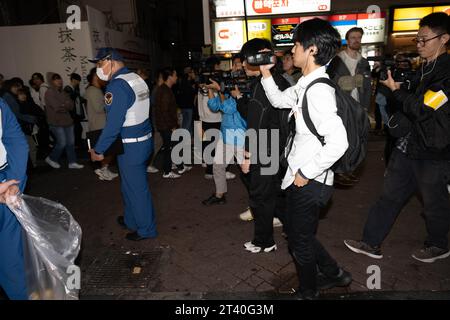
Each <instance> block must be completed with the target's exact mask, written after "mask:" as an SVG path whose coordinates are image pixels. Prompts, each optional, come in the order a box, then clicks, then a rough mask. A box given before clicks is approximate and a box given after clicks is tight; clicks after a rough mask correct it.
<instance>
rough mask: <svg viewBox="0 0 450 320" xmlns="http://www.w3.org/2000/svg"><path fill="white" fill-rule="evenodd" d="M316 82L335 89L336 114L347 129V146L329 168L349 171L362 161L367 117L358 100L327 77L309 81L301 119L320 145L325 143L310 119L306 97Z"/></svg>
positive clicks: (367, 130) (367, 126)
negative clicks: (340, 156)
mask: <svg viewBox="0 0 450 320" xmlns="http://www.w3.org/2000/svg"><path fill="white" fill-rule="evenodd" d="M317 83H325V84H328V85H329V86H331V87H333V88H334V89H335V90H336V106H337V114H338V116H339V117H341V119H342V122H343V124H344V127H345V130H346V131H347V139H348V144H349V147H348V149H347V151H345V153H344V155H343V156H342V158H340V159H339V160H338V161H337V162H336V163H335V164H334V165H333V167H331V169H332V170H333V171H334V172H336V173H350V172H353V171H355V169H356V168H357V167H358V166H359V165H360V164H361V162H363V160H364V159H365V157H366V154H367V142H368V138H369V127H370V123H369V117H368V115H367V112H366V111H365V109H364V108H363V107H362V106H361V105H360V104H359V102H358V101H356V100H355V99H353V98H352V97H351V96H350V95H349V94H347V93H346V92H344V91H342V90H341V89H340V88H339V86H338V85H337V84H335V83H334V82H333V81H331V80H330V79H327V78H319V79H316V80H314V81H313V82H311V83H310V84H309V85H308V87H307V88H306V91H305V95H304V97H303V104H302V113H303V119H304V120H305V123H306V125H307V127H308V129H309V130H310V131H311V133H312V134H314V135H315V136H316V137H317V139H319V141H320V143H322V146H324V145H325V140H324V137H322V136H320V135H319V133H318V132H317V130H316V127H315V126H314V124H313V122H312V121H311V117H310V115H309V111H308V99H307V98H306V93H307V92H308V90H309V88H311V87H312V86H313V85H315V84H317Z"/></svg>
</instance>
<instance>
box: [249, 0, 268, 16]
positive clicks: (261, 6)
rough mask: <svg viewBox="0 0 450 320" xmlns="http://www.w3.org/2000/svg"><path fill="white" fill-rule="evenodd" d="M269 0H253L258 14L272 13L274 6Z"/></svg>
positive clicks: (254, 8) (253, 5)
mask: <svg viewBox="0 0 450 320" xmlns="http://www.w3.org/2000/svg"><path fill="white" fill-rule="evenodd" d="M270 4H271V3H270V2H269V1H265V0H253V3H252V7H253V10H254V11H255V12H256V13H257V14H270V13H272V6H271V5H270Z"/></svg>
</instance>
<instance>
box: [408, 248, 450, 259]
mask: <svg viewBox="0 0 450 320" xmlns="http://www.w3.org/2000/svg"><path fill="white" fill-rule="evenodd" d="M449 256H450V251H449V250H448V249H441V248H438V247H423V248H422V249H419V250H417V251H415V252H414V253H413V254H412V257H413V258H414V259H416V260H418V261H421V262H425V263H433V262H435V261H436V260H439V259H445V258H448V257H449Z"/></svg>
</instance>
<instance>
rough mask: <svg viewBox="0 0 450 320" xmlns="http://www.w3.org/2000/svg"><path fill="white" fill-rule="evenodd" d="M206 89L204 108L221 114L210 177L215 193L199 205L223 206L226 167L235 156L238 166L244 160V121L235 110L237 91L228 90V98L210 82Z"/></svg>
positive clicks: (245, 126) (224, 200)
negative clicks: (214, 186) (206, 102)
mask: <svg viewBox="0 0 450 320" xmlns="http://www.w3.org/2000/svg"><path fill="white" fill-rule="evenodd" d="M207 88H208V95H209V100H208V108H209V109H211V111H212V112H219V111H220V112H222V124H221V128H220V130H221V133H222V137H221V139H219V140H218V142H217V146H216V153H215V156H214V163H213V176H214V183H215V185H216V192H215V193H214V194H213V195H211V196H210V197H209V198H208V199H206V200H204V201H202V203H203V205H205V206H211V205H216V204H225V203H226V198H225V194H226V193H227V191H228V189H227V179H226V168H227V166H228V165H229V164H230V163H231V162H232V161H233V159H234V158H235V157H236V159H237V161H238V163H239V164H241V163H242V162H243V160H244V151H245V149H244V144H245V133H246V130H247V122H246V121H245V120H244V119H243V118H242V116H241V115H240V113H239V112H238V110H237V103H236V99H235V98H237V95H238V94H239V91H238V90H237V89H236V90H232V91H231V92H230V93H231V96H229V95H224V94H222V93H221V92H220V85H219V84H218V83H217V82H215V81H213V80H211V84H210V85H208V86H207Z"/></svg>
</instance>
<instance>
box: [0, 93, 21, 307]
mask: <svg viewBox="0 0 450 320" xmlns="http://www.w3.org/2000/svg"><path fill="white" fill-rule="evenodd" d="M0 117H1V122H0V182H1V185H0V189H1V190H0V194H1V196H0V202H1V203H2V204H0V287H2V288H3V290H4V291H5V292H6V294H7V295H8V297H9V298H10V299H12V300H28V292H27V286H26V278H25V262H24V257H23V244H22V227H21V226H20V224H19V222H18V221H17V219H16V216H15V215H14V214H13V213H12V212H11V211H10V210H9V209H8V207H7V206H6V205H5V204H3V203H4V202H5V199H4V195H5V190H3V189H5V188H7V191H6V192H7V193H9V194H12V193H18V192H19V191H21V192H23V190H24V188H25V183H26V180H27V175H26V171H27V162H28V144H27V140H26V139H25V136H24V134H23V132H22V129H21V128H20V126H19V124H18V122H17V119H16V117H15V116H14V114H13V113H12V111H11V109H10V108H9V106H8V105H7V104H6V102H5V101H4V100H3V99H1V98H0Z"/></svg>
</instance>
